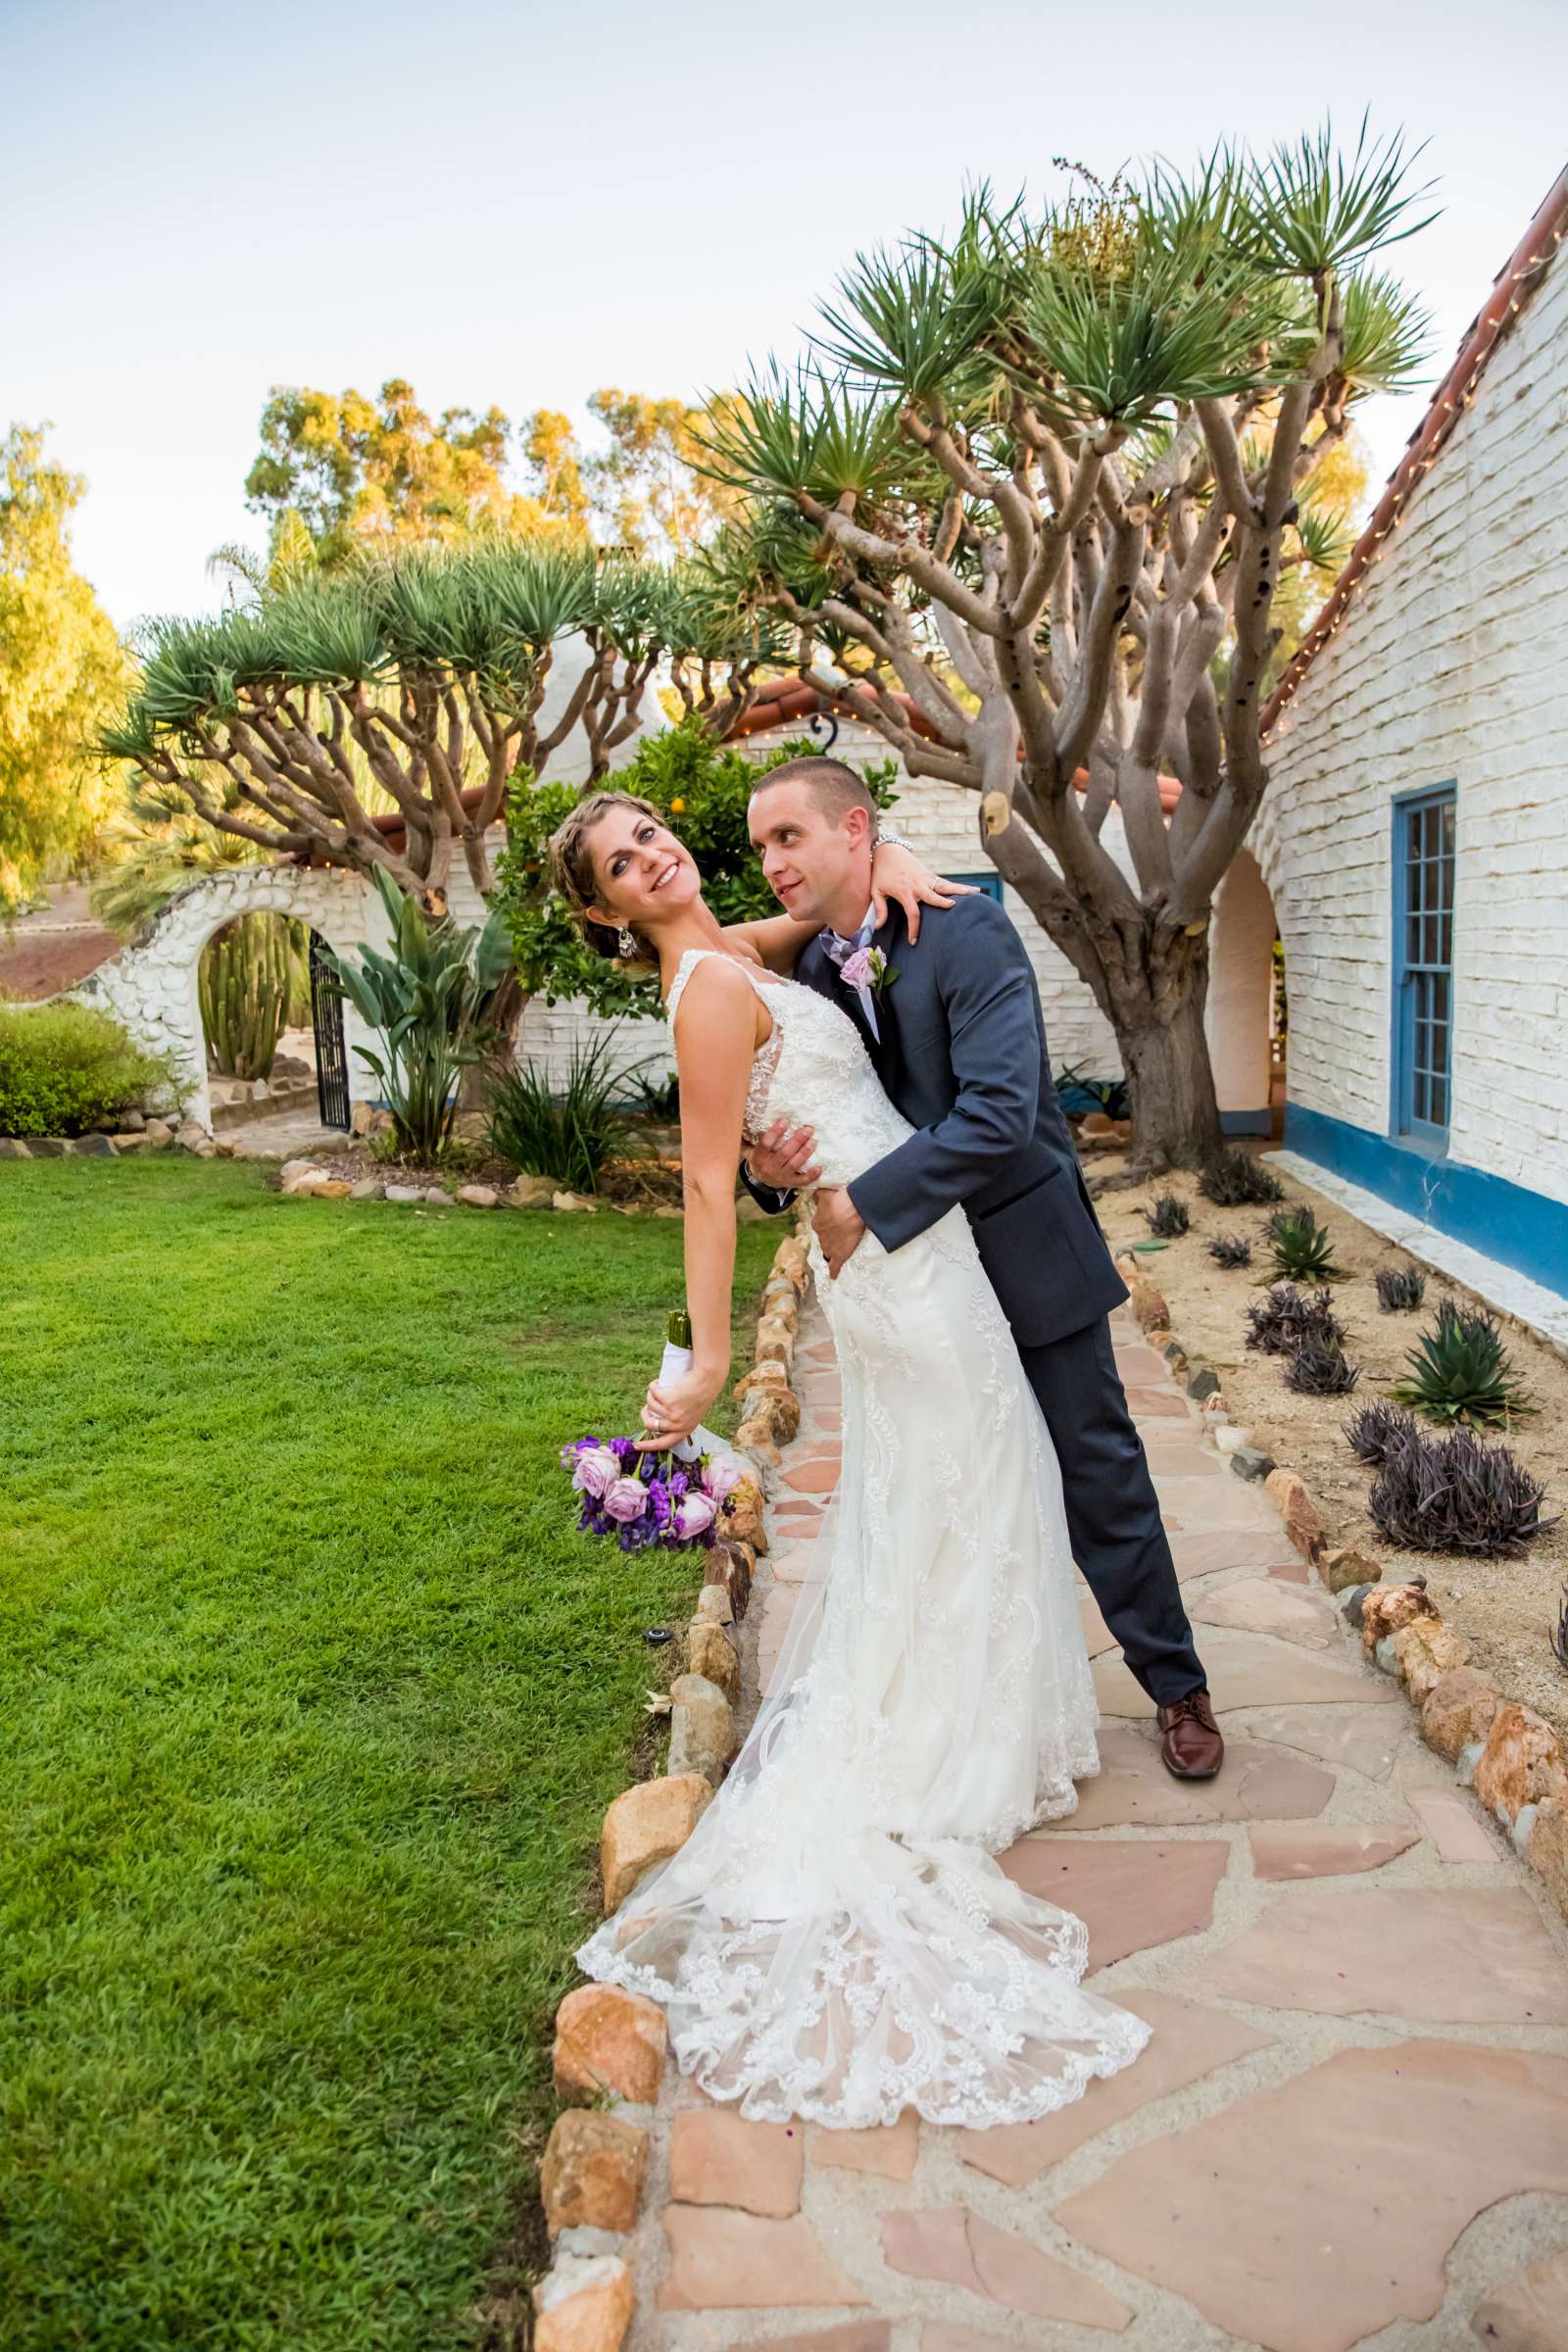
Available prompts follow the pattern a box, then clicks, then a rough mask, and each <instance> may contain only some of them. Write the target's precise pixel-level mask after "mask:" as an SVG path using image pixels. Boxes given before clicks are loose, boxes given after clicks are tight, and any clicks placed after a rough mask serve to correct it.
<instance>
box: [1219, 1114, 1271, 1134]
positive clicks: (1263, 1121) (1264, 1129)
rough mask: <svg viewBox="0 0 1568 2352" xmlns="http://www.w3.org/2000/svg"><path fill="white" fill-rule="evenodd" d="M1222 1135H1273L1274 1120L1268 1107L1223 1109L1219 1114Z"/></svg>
mask: <svg viewBox="0 0 1568 2352" xmlns="http://www.w3.org/2000/svg"><path fill="white" fill-rule="evenodd" d="M1219 1131H1220V1133H1221V1135H1271V1134H1272V1133H1273V1131H1274V1121H1273V1119H1272V1118H1271V1117H1270V1115H1269V1113H1268V1111H1267V1109H1266V1108H1265V1109H1263V1110H1222V1111H1221V1112H1220V1114H1219Z"/></svg>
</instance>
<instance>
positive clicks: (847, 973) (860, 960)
mask: <svg viewBox="0 0 1568 2352" xmlns="http://www.w3.org/2000/svg"><path fill="white" fill-rule="evenodd" d="M875 953H876V951H875V949H874V948H857V949H856V951H855V954H854V955H853V956H845V958H844V961H843V962H842V963H841V964H840V966H839V978H840V979H841V980H842V981H843V983H844V985H845V987H846V988H869V987H870V986H871V983H872V980H873V978H874V976H875V966H874V965H873V963H872V961H871V958H872V956H874V954H875Z"/></svg>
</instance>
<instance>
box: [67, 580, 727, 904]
mask: <svg viewBox="0 0 1568 2352" xmlns="http://www.w3.org/2000/svg"><path fill="white" fill-rule="evenodd" d="M724 619H725V614H724V613H720V612H716V611H715V610H714V609H713V608H712V605H711V602H710V604H709V605H706V606H705V605H703V604H702V602H701V600H700V598H699V597H698V595H697V594H696V591H695V589H694V587H693V585H692V583H691V582H690V581H689V580H688V579H687V578H686V577H685V576H684V575H683V574H674V573H671V572H666V571H662V570H659V569H657V568H653V567H649V566H644V565H640V564H633V563H631V562H629V561H627V560H625V559H621V558H603V559H602V558H599V557H597V556H596V555H595V553H594V551H593V550H592V549H591V548H588V547H586V546H581V545H570V544H563V543H558V542H556V541H550V540H538V539H534V540H528V539H506V538H501V537H495V536H480V537H475V538H471V539H469V540H467V541H466V542H464V543H463V544H462V545H460V546H457V547H454V548H442V547H431V546H419V545H415V546H410V547H402V548H396V549H393V550H391V551H390V552H388V553H387V554H386V555H384V556H381V557H377V558H370V559H367V560H365V561H363V562H360V563H357V564H352V565H349V566H347V567H346V568H343V569H340V570H337V571H321V570H316V571H311V570H309V569H298V570H291V571H289V572H288V573H287V574H286V575H285V576H284V578H283V579H282V581H281V582H280V583H279V584H275V585H274V584H271V583H270V581H269V582H266V583H264V584H263V585H262V587H261V589H260V591H259V592H258V594H257V595H256V597H255V599H254V601H253V602H252V603H251V604H249V605H248V606H244V607H240V608H237V609H234V610H231V611H228V612H225V613H221V614H220V615H218V616H217V617H216V618H210V619H204V620H168V621H162V622H159V623H157V624H155V626H154V627H153V628H152V629H151V631H150V633H149V643H148V647H147V652H146V659H145V662H144V666H143V670H142V675H141V679H140V684H139V687H138V690H137V692H136V695H135V697H134V699H133V701H132V703H131V705H130V707H129V709H128V710H127V711H125V713H124V714H123V717H122V718H121V719H120V721H119V722H118V723H117V724H116V725H114V726H113V727H111V728H110V729H108V730H107V731H106V732H105V733H104V735H103V736H102V737H101V739H100V740H101V747H102V749H103V751H104V753H105V755H106V756H107V757H109V758H112V759H116V760H126V761H128V762H130V763H131V764H132V765H133V766H134V767H136V768H137V769H139V770H140V771H141V773H142V774H143V775H144V776H145V777H147V778H148V779H149V781H150V782H152V783H153V784H156V785H160V786H163V787H166V788H172V789H173V790H175V791H177V792H178V793H179V794H180V795H181V796H182V797H183V799H184V800H185V801H186V802H188V804H189V806H190V807H191V808H192V809H194V810H195V812H196V814H197V815H198V816H199V817H200V818H201V819H202V820H203V821H204V822H205V823H206V824H208V825H210V826H212V827H213V828H214V829H215V830H216V831H218V832H220V833H221V834H224V835H227V836H230V837H232V838H234V839H236V840H238V841H243V842H248V843H251V844H252V845H255V846H258V847H260V848H261V849H263V850H265V851H268V852H270V854H271V855H272V856H274V857H275V856H277V855H279V854H282V853H285V852H292V853H295V854H303V855H306V856H309V857H314V858H319V859H321V860H322V861H324V862H325V863H327V864H332V865H340V866H347V867H348V868H350V869H351V870H352V871H354V872H357V873H363V874H374V873H385V874H387V875H389V876H390V877H391V878H392V879H393V880H394V881H395V882H396V883H397V885H398V887H399V889H400V890H402V891H404V892H405V893H407V894H409V895H410V896H412V897H415V898H417V899H419V900H421V901H423V902H424V903H425V904H426V905H427V906H428V907H430V908H431V910H432V911H434V912H437V913H439V912H440V910H441V908H442V907H443V906H444V903H445V896H446V890H447V885H448V881H449V877H450V874H451V870H452V860H453V857H454V854H455V852H459V851H461V854H462V857H463V858H464V861H465V863H466V867H467V870H468V872H469V874H470V876H471V877H472V880H473V883H474V886H475V888H476V889H477V890H478V891H479V892H480V894H481V895H483V896H488V895H489V892H490V890H491V887H492V879H493V877H492V873H491V866H490V857H489V850H488V847H487V844H486V841H485V835H486V832H487V830H488V829H489V827H490V826H492V825H493V824H494V823H495V822H496V820H497V819H498V818H499V817H500V816H501V815H502V813H503V809H504V807H505V802H506V795H507V786H508V782H509V780H510V779H511V778H512V777H513V776H514V775H515V772H516V771H517V770H518V769H523V770H526V771H527V772H528V774H530V775H531V776H533V777H535V778H537V777H540V776H541V775H542V774H543V773H544V771H545V769H546V768H547V766H548V763H549V760H550V759H551V758H552V756H553V755H554V754H555V753H556V752H557V751H558V750H559V749H560V747H561V746H562V745H563V744H564V742H565V740H566V738H567V736H568V735H569V734H570V733H571V732H572V730H573V729H574V728H575V727H577V726H578V725H580V726H581V727H582V729H583V731H584V733H585V734H586V736H587V739H588V744H589V750H590V758H591V766H592V772H593V773H594V774H596V775H598V774H602V773H603V772H604V771H605V770H606V768H608V766H609V764H610V760H611V755H612V753H613V751H614V749H615V748H616V746H617V745H619V744H621V743H623V742H625V741H626V740H627V739H628V738H629V737H630V736H631V735H632V734H633V733H634V732H635V731H636V728H637V726H638V724H639V723H640V705H641V701H642V696H643V693H644V690H645V688H646V687H647V685H648V683H649V680H650V679H651V677H652V675H653V672H654V669H655V667H656V665H657V664H658V662H660V660H661V658H662V656H663V655H665V654H666V653H669V652H674V653H676V654H684V653H686V652H687V650H688V648H689V646H690V643H691V641H692V638H693V636H694V634H695V635H697V636H698V641H699V642H700V643H701V644H702V646H703V647H704V649H705V652H706V654H707V657H708V662H709V680H708V688H709V690H708V692H707V695H706V707H707V708H709V709H710V710H714V709H717V711H718V723H721V724H722V723H724V722H723V710H722V706H723V705H724V703H725V701H726V699H728V679H729V674H730V673H729V672H728V671H727V670H726V668H725V660H724V658H725V654H726V652H731V653H733V654H734V655H735V656H736V659H737V661H738V662H740V663H741V664H744V663H745V662H747V661H749V660H751V659H752V658H753V655H752V639H750V638H747V639H746V641H745V642H744V643H739V644H736V643H734V642H731V643H729V644H726V642H725V641H724V639H723V635H722V630H723V625H724ZM736 625H737V627H738V626H739V625H740V623H739V618H738V614H737V617H736ZM567 637H570V638H573V639H575V640H578V641H580V643H581V645H582V646H583V647H584V648H585V649H586V660H584V662H583V663H582V667H581V672H580V675H579V676H578V677H577V678H576V680H575V683H574V685H573V688H572V691H571V693H570V695H569V696H568V697H567V699H566V701H565V705H564V709H563V710H562V711H561V712H560V714H559V715H558V716H557V717H555V719H554V720H553V723H551V724H550V725H549V726H546V725H545V724H544V721H543V717H542V711H543V706H544V697H545V689H546V684H547V682H548V679H549V675H550V668H551V662H552V659H553V655H554V651H555V648H556V647H557V646H558V645H559V644H560V643H561V641H562V640H563V639H564V638H567ZM694 701H695V702H697V704H698V705H699V707H703V706H704V694H703V692H702V691H701V690H699V692H698V693H697V694H696V695H695V696H694ZM378 815H381V816H385V817H390V818H391V819H393V820H394V822H395V825H396V828H397V829H396V831H393V832H389V831H388V828H387V826H386V824H384V823H381V824H378V823H377V821H376V819H377V816H378Z"/></svg>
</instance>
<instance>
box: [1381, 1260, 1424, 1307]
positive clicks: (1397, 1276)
mask: <svg viewBox="0 0 1568 2352" xmlns="http://www.w3.org/2000/svg"><path fill="white" fill-rule="evenodd" d="M1377 1286H1378V1304H1379V1306H1380V1307H1381V1308H1382V1309H1383V1312H1384V1313H1385V1314H1386V1315H1407V1314H1410V1313H1412V1312H1413V1311H1414V1309H1415V1308H1416V1307H1418V1306H1419V1305H1420V1304H1421V1301H1422V1299H1424V1298H1425V1297H1426V1295H1427V1278H1426V1276H1425V1275H1424V1274H1423V1273H1421V1272H1420V1271H1419V1269H1418V1268H1417V1267H1415V1266H1379V1268H1378V1271H1377Z"/></svg>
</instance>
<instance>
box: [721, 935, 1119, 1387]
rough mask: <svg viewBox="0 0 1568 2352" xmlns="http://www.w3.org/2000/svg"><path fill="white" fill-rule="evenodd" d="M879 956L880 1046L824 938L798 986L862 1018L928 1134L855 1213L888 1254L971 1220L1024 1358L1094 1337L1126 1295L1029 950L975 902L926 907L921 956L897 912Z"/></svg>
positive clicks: (911, 1113) (888, 1079) (882, 1162)
mask: <svg viewBox="0 0 1568 2352" xmlns="http://www.w3.org/2000/svg"><path fill="white" fill-rule="evenodd" d="M875 944H876V945H877V946H878V947H879V948H880V949H881V950H882V952H883V955H884V956H885V957H886V958H887V962H888V965H889V967H890V968H891V969H892V970H893V971H894V972H896V974H897V978H896V979H893V980H891V981H890V982H889V983H888V984H887V985H886V986H885V987H884V988H883V989H882V990H881V991H880V992H879V993H878V995H877V997H876V1000H875V1002H876V1019H877V1027H878V1030H879V1032H880V1035H879V1036H878V1037H873V1036H872V1035H871V1032H870V1028H869V1026H868V1024H867V1023H866V1021H865V1018H864V1015H863V1013H862V1012H861V1009H860V1004H859V1000H858V997H857V995H856V993H855V991H854V990H853V989H850V988H846V987H845V985H844V983H843V981H842V980H841V979H840V978H839V974H838V970H837V967H836V966H835V965H834V964H833V963H832V962H830V960H829V959H828V957H827V956H826V955H825V954H824V953H823V950H822V948H821V945H820V943H819V942H818V941H817V940H815V939H813V940H812V941H811V942H810V944H809V947H808V948H807V950H806V953H805V954H804V955H803V956H802V957H801V960H800V963H799V965H798V966H797V968H796V975H795V976H796V978H797V979H798V980H802V981H804V982H805V983H806V984H807V985H808V986H809V987H810V988H814V989H816V990H817V991H818V993H819V994H820V995H822V996H825V997H830V998H831V999H832V1000H833V1002H834V1003H835V1004H836V1005H840V1006H841V1007H842V1008H843V1010H844V1011H846V1012H847V1013H848V1014H849V1015H850V1017H851V1019H852V1020H853V1021H854V1022H855V1024H856V1026H857V1027H858V1030H859V1032H860V1034H861V1036H862V1037H863V1038H864V1040H865V1044H866V1050H867V1052H868V1053H869V1054H870V1055H871V1058H872V1060H873V1061H874V1062H875V1064H876V1069H877V1075H878V1076H879V1077H880V1079H881V1081H882V1084H883V1086H884V1088H885V1089H886V1091H887V1093H888V1095H889V1096H890V1097H891V1098H892V1100H893V1102H894V1103H895V1104H896V1105H897V1107H898V1108H899V1109H900V1110H901V1111H902V1112H903V1114H904V1116H905V1117H906V1118H907V1120H908V1122H909V1124H910V1126H911V1127H913V1128H914V1130H915V1132H914V1134H913V1135H911V1136H910V1137H909V1138H908V1140H907V1142H906V1143H903V1144H900V1145H899V1147H898V1148H897V1150H896V1151H893V1152H889V1153H888V1154H887V1156H886V1158H884V1159H879V1160H878V1161H877V1162H876V1163H875V1165H874V1166H873V1167H869V1168H867V1169H866V1170H865V1172H864V1174H863V1175H860V1176H857V1177H856V1179H855V1181H854V1183H853V1184H852V1185H851V1186H850V1188H849V1191H850V1198H851V1200H852V1201H854V1202H855V1205H856V1208H857V1209H858V1212H859V1214H860V1216H861V1217H862V1218H863V1219H864V1221H865V1223H866V1225H867V1226H868V1227H869V1229H870V1231H871V1232H872V1233H874V1234H875V1235H876V1238H877V1240H878V1241H879V1242H881V1243H882V1245H883V1247H884V1248H885V1249H888V1250H899V1249H902V1248H903V1246H904V1244H905V1243H906V1242H910V1241H913V1239H914V1237H915V1235H916V1234H920V1233H924V1232H925V1230H926V1228H927V1226H929V1225H934V1224H935V1223H936V1221H937V1219H938V1218H939V1217H941V1216H944V1215H945V1214H946V1213H947V1211H948V1210H949V1209H950V1208H954V1207H961V1208H962V1210H963V1212H964V1214H965V1215H966V1216H967V1218H968V1220H969V1223H970V1225H971V1227H972V1228H973V1231H974V1238H975V1241H976V1244H977V1245H978V1247H979V1250H980V1258H981V1262H982V1264H983V1265H984V1267H985V1270H986V1273H987V1274H988V1275H989V1277H990V1280H991V1285H992V1288H993V1289H994V1290H995V1292H996V1294H997V1297H998V1298H999V1299H1001V1301H1002V1305H1003V1309H1004V1312H1005V1314H1006V1317H1007V1320H1008V1322H1009V1323H1010V1324H1011V1326H1012V1331H1013V1337H1014V1338H1015V1339H1016V1341H1017V1343H1018V1345H1019V1347H1020V1348H1040V1347H1045V1346H1047V1345H1048V1344H1049V1343H1050V1342H1051V1341H1053V1340H1058V1339H1063V1338H1065V1337H1066V1336H1067V1334H1068V1333H1070V1332H1075V1331H1082V1330H1083V1329H1084V1328H1085V1327H1086V1326H1087V1325H1089V1324H1091V1323H1094V1322H1098V1321H1099V1319H1100V1317H1101V1316H1103V1315H1106V1314H1108V1313H1109V1312H1110V1310H1111V1308H1112V1307H1114V1306H1119V1305H1120V1304H1121V1302H1122V1300H1123V1299H1125V1298H1126V1296H1127V1292H1126V1288H1125V1286H1124V1284H1123V1283H1122V1280H1121V1277H1120V1276H1119V1275H1118V1274H1117V1272H1116V1269H1115V1267H1114V1266H1113V1265H1112V1264H1111V1262H1110V1252H1109V1250H1107V1249H1106V1247H1105V1241H1104V1236H1103V1234H1102V1232H1101V1230H1100V1224H1099V1220H1098V1219H1097V1218H1096V1215H1095V1211H1094V1207H1093V1205H1092V1203H1091V1201H1090V1199H1089V1194H1088V1191H1087V1190H1086V1188H1085V1185H1084V1180H1083V1174H1082V1171H1081V1169H1080V1168H1079V1165H1078V1154H1077V1152H1075V1151H1074V1149H1073V1143H1072V1136H1071V1134H1070V1132H1069V1130H1068V1126H1067V1122H1066V1120H1065V1119H1064V1118H1063V1116H1062V1112H1061V1105H1060V1103H1058V1102H1057V1100H1056V1090H1055V1088H1054V1085H1053V1084H1052V1080H1051V1062H1050V1057H1049V1054H1048V1052H1047V1047H1046V1024H1045V1018H1044V1015H1043V1014H1042V1012H1041V1009H1040V991H1039V989H1038V988H1037V987H1036V985H1035V975H1034V967H1033V965H1032V964H1031V963H1030V961H1029V958H1028V956H1026V955H1025V953H1024V946H1023V942H1022V940H1021V939H1020V938H1019V936H1018V933H1017V931H1016V930H1015V929H1014V927H1013V924H1012V922H1011V920H1010V918H1009V917H1008V916H1007V915H1006V914H1005V912H1004V911H1003V909H1002V907H999V906H998V905H997V903H996V901H995V900H994V899H990V898H986V897H984V896H976V897H974V898H972V899H960V900H959V901H958V902H957V904H956V906H954V907H950V908H948V909H947V911H946V912H940V913H939V912H936V911H934V910H931V909H928V910H927V912H926V914H925V917H924V919H923V921H922V923H921V926H920V937H919V941H918V943H917V944H916V945H915V946H913V947H911V946H910V944H909V938H908V933H907V929H906V927H905V922H904V916H903V913H902V912H901V911H900V910H899V909H898V908H897V907H895V908H894V909H893V911H892V913H891V915H890V917H889V920H888V921H887V923H885V924H884V925H883V927H882V929H881V930H880V931H879V932H878V933H877V935H876V943H875ZM759 1192H760V1188H759ZM773 1198H775V1199H776V1198H777V1196H773Z"/></svg>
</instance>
